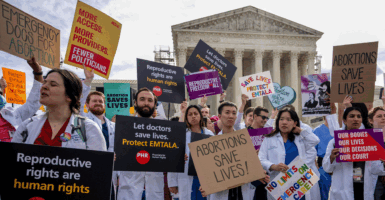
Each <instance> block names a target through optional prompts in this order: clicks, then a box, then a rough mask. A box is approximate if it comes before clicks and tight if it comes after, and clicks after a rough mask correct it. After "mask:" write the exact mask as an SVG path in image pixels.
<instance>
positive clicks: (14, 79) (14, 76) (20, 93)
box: [3, 67, 27, 104]
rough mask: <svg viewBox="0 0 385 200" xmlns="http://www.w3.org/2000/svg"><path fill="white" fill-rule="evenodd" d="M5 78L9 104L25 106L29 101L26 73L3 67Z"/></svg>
mask: <svg viewBox="0 0 385 200" xmlns="http://www.w3.org/2000/svg"><path fill="white" fill-rule="evenodd" d="M3 77H4V79H5V81H7V85H8V86H7V87H6V88H5V89H6V92H5V93H6V99H7V103H15V104H24V103H25V101H26V100H27V95H26V93H25V86H26V85H25V73H24V72H21V71H17V70H13V69H8V68H4V67H3Z"/></svg>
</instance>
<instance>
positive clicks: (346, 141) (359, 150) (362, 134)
mask: <svg viewBox="0 0 385 200" xmlns="http://www.w3.org/2000/svg"><path fill="white" fill-rule="evenodd" d="M334 139H335V148H339V149H340V154H339V156H337V158H336V160H337V162H361V161H373V160H379V159H380V158H382V159H384V158H385V149H384V138H383V131H382V129H378V128H375V129H355V130H342V131H334Z"/></svg>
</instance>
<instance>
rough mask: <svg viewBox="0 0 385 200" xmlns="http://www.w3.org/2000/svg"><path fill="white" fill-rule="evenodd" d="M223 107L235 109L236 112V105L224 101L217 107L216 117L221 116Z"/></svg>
mask: <svg viewBox="0 0 385 200" xmlns="http://www.w3.org/2000/svg"><path fill="white" fill-rule="evenodd" d="M225 106H231V107H235V109H237V110H238V107H237V105H235V104H234V103H233V102H230V101H225V102H222V103H221V105H219V107H218V115H221V114H222V110H223V107H225Z"/></svg>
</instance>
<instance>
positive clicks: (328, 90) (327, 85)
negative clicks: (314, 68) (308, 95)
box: [320, 81, 330, 94]
mask: <svg viewBox="0 0 385 200" xmlns="http://www.w3.org/2000/svg"><path fill="white" fill-rule="evenodd" d="M324 85H326V87H327V89H326V92H328V93H329V94H330V81H325V82H323V83H321V85H320V86H321V87H322V86H324Z"/></svg>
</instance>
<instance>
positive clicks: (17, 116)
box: [0, 80, 42, 129]
mask: <svg viewBox="0 0 385 200" xmlns="http://www.w3.org/2000/svg"><path fill="white" fill-rule="evenodd" d="M41 86H42V83H40V82H39V81H37V80H34V81H33V86H32V89H31V92H30V93H29V95H28V98H27V101H26V102H25V104H23V105H22V106H20V107H18V108H16V109H14V108H13V107H4V108H3V109H1V111H0V114H1V116H2V117H3V118H4V119H5V120H7V121H8V122H9V123H10V124H11V125H12V126H13V127H15V129H17V127H18V126H19V125H20V124H21V123H22V122H23V121H24V120H26V119H28V118H30V117H32V116H33V115H34V114H35V113H36V112H37V111H38V110H39V108H40V106H41V104H40V101H39V100H40V88H41Z"/></svg>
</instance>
